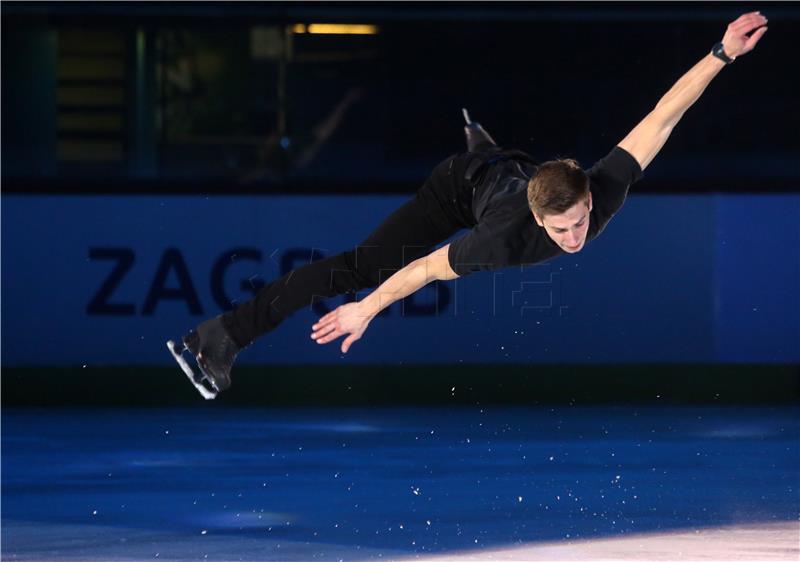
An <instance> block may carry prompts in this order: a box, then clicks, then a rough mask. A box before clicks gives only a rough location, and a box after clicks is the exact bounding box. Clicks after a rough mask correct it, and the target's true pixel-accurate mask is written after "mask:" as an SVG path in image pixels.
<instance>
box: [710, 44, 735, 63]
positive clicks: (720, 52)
mask: <svg viewBox="0 0 800 562" xmlns="http://www.w3.org/2000/svg"><path fill="white" fill-rule="evenodd" d="M711 54H712V55H714V57H716V58H717V59H718V60H720V61H722V62H724V63H725V64H731V63H732V62H733V61H735V60H736V57H735V56H733V57H732V56H729V55H728V53H727V52H725V45H724V44H723V43H722V41H720V42H719V43H716V44H715V45H714V46H713V47H711Z"/></svg>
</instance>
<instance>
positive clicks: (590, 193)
mask: <svg viewBox="0 0 800 562" xmlns="http://www.w3.org/2000/svg"><path fill="white" fill-rule="evenodd" d="M589 212H590V213H591V212H592V192H591V191H590V192H589Z"/></svg>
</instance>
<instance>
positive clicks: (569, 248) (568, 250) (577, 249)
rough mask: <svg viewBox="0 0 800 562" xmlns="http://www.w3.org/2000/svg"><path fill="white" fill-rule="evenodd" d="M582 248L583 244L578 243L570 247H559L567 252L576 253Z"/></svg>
mask: <svg viewBox="0 0 800 562" xmlns="http://www.w3.org/2000/svg"><path fill="white" fill-rule="evenodd" d="M582 248H583V244H578V245H577V246H574V247H570V246H561V249H562V250H564V251H565V252H567V253H568V254H577V253H578V252H580V251H581V249H582Z"/></svg>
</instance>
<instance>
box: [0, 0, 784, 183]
mask: <svg viewBox="0 0 800 562" xmlns="http://www.w3.org/2000/svg"><path fill="white" fill-rule="evenodd" d="M751 9H759V10H761V11H762V12H763V13H764V14H766V15H767V16H768V17H769V19H770V23H769V27H770V30H769V32H768V33H767V34H766V36H765V37H764V39H763V40H762V41H761V42H760V44H759V45H758V48H757V49H756V51H755V52H753V53H751V54H748V55H747V56H745V57H743V58H741V59H740V60H738V61H736V62H735V63H734V64H733V66H731V67H730V68H726V69H725V70H724V71H723V72H722V73H721V74H720V76H718V78H717V79H716V80H715V81H714V83H713V84H711V85H710V86H709V88H708V90H707V92H706V93H705V94H704V95H703V96H702V97H701V99H700V100H699V101H698V102H697V104H696V105H695V106H694V107H693V108H692V109H690V110H689V111H688V112H687V114H686V116H685V117H684V120H683V122H682V123H681V124H680V125H679V126H678V127H677V128H676V130H675V131H674V133H673V135H672V138H671V139H670V141H669V142H668V144H667V145H666V147H665V148H664V150H663V151H662V153H661V154H660V155H659V157H658V158H657V159H656V160H655V162H654V163H653V165H652V166H651V167H650V168H649V169H648V171H647V180H648V181H645V182H641V183H640V184H639V185H638V186H637V190H638V191H639V192H650V191H652V192H659V193H661V192H664V191H681V192H687V191H688V192H708V191H722V192H731V191H753V192H764V191H796V190H797V188H798V185H800V183H798V181H797V179H798V174H800V166H798V158H797V155H798V152H799V150H798V149H800V139H798V137H797V135H796V130H797V128H798V125H800V115H799V114H798V109H797V105H796V97H797V94H796V87H795V85H796V78H795V76H794V72H793V69H794V68H795V67H796V61H795V60H794V59H795V57H794V54H793V53H794V45H793V41H794V39H793V38H794V36H795V30H796V27H797V24H798V19H799V18H800V9H798V7H797V5H793V4H783V3H775V4H772V3H758V4H753V5H749V4H741V3H737V4H733V3H713V4H702V3H646V4H643V3H625V4H618V3H606V2H603V3H568V4H553V3H498V2H492V3H442V4H439V3H413V2H403V3H368V2H367V3H306V2H302V3H256V2H242V3H235V2H233V3H186V2H174V3H170V2H153V3H149V2H148V3H126V2H113V3H101V2H97V3H18V2H12V3H3V6H2V15H3V18H2V31H3V38H2V42H3V45H2V47H3V51H2V52H3V54H2V76H3V101H2V104H3V105H2V110H3V122H2V136H3V151H2V169H3V171H2V174H3V176H2V177H3V187H4V189H5V191H6V192H10V191H13V192H34V191H36V192H43V191H44V192H105V191H107V190H109V189H112V190H114V191H115V192H123V191H124V192H186V193H198V192H200V193H207V192H212V193H213V192H227V193H230V192H244V193H272V192H290V193H295V192H335V193H346V192H413V191H414V190H416V189H417V188H418V187H419V185H420V183H421V181H423V180H424V178H425V176H426V175H427V173H428V172H429V171H430V169H431V168H432V167H433V166H434V165H435V164H436V163H437V162H438V161H440V160H441V159H442V158H444V157H446V156H447V155H448V154H451V153H453V152H456V151H458V150H462V147H463V134H462V126H463V120H462V118H461V111H460V109H461V107H467V108H468V109H469V110H470V111H471V113H472V116H473V118H474V119H476V120H478V121H480V122H481V123H482V124H483V125H484V126H485V127H486V128H487V130H489V131H490V132H491V133H492V134H493V136H494V137H495V138H496V139H498V141H499V142H500V143H501V144H505V145H509V146H515V147H518V148H522V149H524V150H527V151H529V152H531V153H532V154H533V155H534V156H535V157H536V158H539V159H549V158H552V157H555V156H571V157H575V158H577V159H578V160H579V161H580V162H581V163H582V164H584V165H585V166H588V165H590V164H591V163H592V162H593V161H594V160H596V159H599V158H600V157H602V156H603V155H605V153H606V152H607V151H608V150H609V149H610V148H611V147H613V146H614V145H615V144H616V143H617V142H619V141H620V140H621V139H622V138H623V137H624V136H625V134H626V133H627V132H628V131H629V130H630V129H631V128H632V127H633V126H634V125H635V124H636V123H637V122H638V121H639V120H640V119H641V118H642V117H643V116H644V115H646V113H647V112H648V111H649V110H650V109H651V108H652V107H653V106H654V105H655V104H656V103H657V102H658V100H659V98H660V96H662V95H663V94H664V93H665V92H666V91H667V90H668V89H669V87H670V86H671V85H672V84H673V83H674V82H675V81H676V80H677V79H678V78H679V77H680V76H681V75H682V74H683V73H684V72H685V71H687V70H688V69H689V68H690V67H691V66H692V65H693V64H694V63H695V62H697V61H698V60H699V59H700V58H701V57H702V56H704V55H705V54H706V53H707V52H708V51H709V50H710V48H711V46H712V45H713V43H715V42H716V41H718V40H719V39H721V37H722V35H723V33H724V31H725V26H726V25H727V23H729V22H730V21H732V20H733V19H735V18H736V17H737V16H738V15H739V14H740V13H743V12H745V11H748V10H751ZM315 21H323V22H340V23H360V24H372V25H375V26H377V28H378V33H377V34H375V35H310V34H296V33H292V32H291V29H292V27H293V26H294V25H296V24H298V23H305V24H307V23H312V22H315ZM348 95H349V96H350V97H349V98H348ZM337 107H339V109H340V112H339V114H338V116H337V114H336V109H337ZM332 117H334V120H335V121H336V122H335V123H334V124H333V125H332V126H330V127H329V130H328V131H327V132H326V133H324V134H322V135H318V136H315V127H319V126H320V125H324V123H325V121H326V119H330V118H332ZM336 117H338V119H336ZM320 137H321V138H320ZM315 139H319V141H318V143H317V144H316V145H315ZM309 147H313V148H312V151H311V153H306V151H308V149H309ZM108 180H114V181H113V182H109V181H108ZM220 180H222V181H220Z"/></svg>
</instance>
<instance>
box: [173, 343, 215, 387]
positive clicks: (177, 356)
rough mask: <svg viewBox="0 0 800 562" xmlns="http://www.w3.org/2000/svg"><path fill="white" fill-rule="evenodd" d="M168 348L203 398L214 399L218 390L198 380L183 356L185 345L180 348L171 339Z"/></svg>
mask: <svg viewBox="0 0 800 562" xmlns="http://www.w3.org/2000/svg"><path fill="white" fill-rule="evenodd" d="M167 348H168V349H169V351H170V353H172V356H173V357H174V358H175V361H177V362H178V365H179V366H180V368H181V370H182V371H183V372H184V373H185V374H186V376H187V377H189V381H190V382H191V383H192V384H193V385H194V387H195V388H196V389H197V391H198V392H199V393H200V394H201V395H202V397H203V398H205V399H206V400H213V399H214V398H216V397H217V394H219V393H218V392H213V391H211V390H209V389H208V388H206V387H205V386H204V385H203V383H202V382H197V380H196V376H195V372H194V371H193V370H192V367H191V365H189V363H188V362H187V361H186V359H184V358H183V349H185V347H181V348H180V349H179V348H178V344H176V343H175V342H174V341H172V340H169V341H168V342H167Z"/></svg>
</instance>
